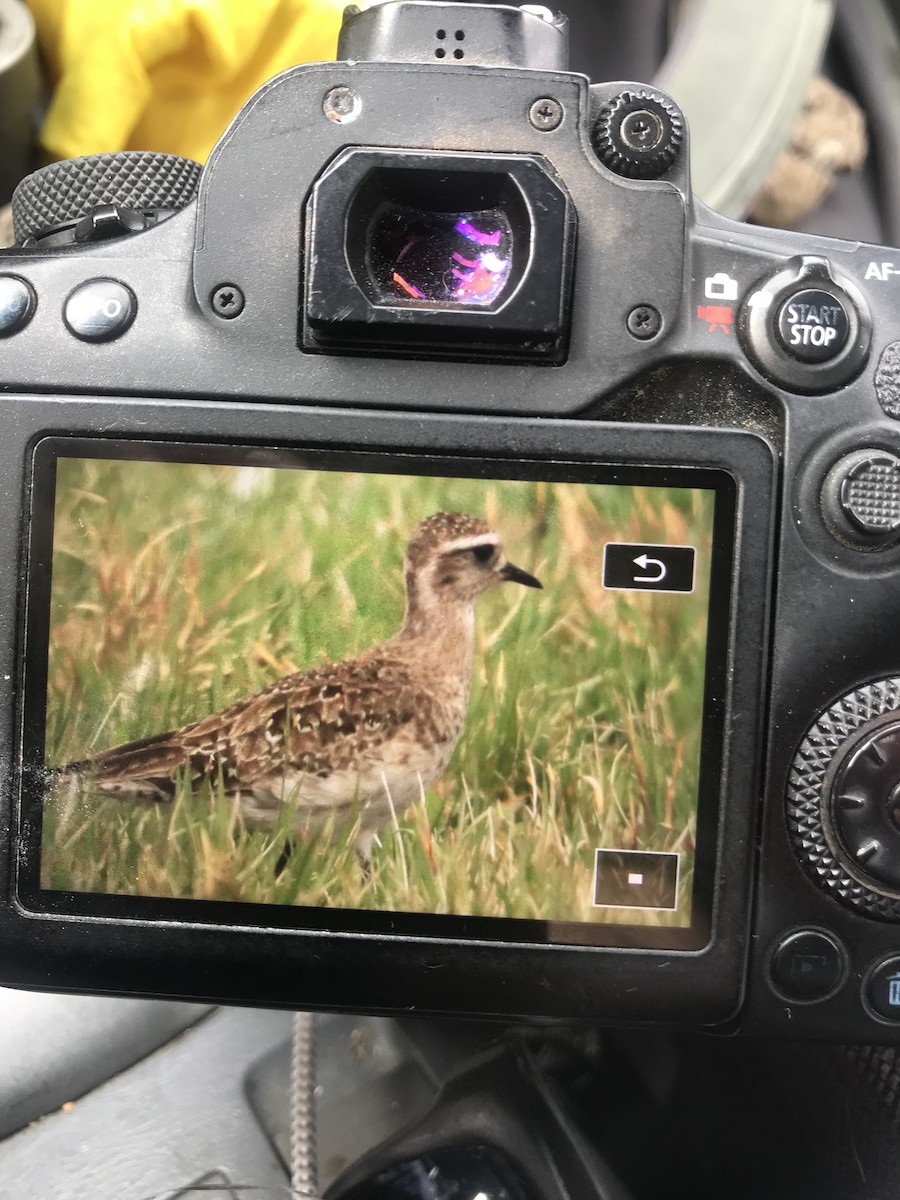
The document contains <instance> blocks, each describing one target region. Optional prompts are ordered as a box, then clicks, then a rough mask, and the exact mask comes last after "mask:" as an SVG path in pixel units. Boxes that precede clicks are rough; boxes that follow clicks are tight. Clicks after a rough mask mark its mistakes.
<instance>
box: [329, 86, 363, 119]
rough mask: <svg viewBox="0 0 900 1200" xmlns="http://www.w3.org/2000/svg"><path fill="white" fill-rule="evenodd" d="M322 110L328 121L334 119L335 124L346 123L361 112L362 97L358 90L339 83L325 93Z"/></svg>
mask: <svg viewBox="0 0 900 1200" xmlns="http://www.w3.org/2000/svg"><path fill="white" fill-rule="evenodd" d="M322 112H323V113H324V114H325V116H326V117H327V118H328V120H329V121H334V123H335V125H348V124H349V123H350V122H351V121H355V120H356V118H357V117H358V116H359V114H360V113H361V112H362V99H361V97H360V95H359V92H356V91H354V90H353V88H351V87H345V86H344V85H343V84H341V85H339V86H338V87H333V88H330V89H329V90H328V91H327V92H326V93H325V97H324V99H323V100H322Z"/></svg>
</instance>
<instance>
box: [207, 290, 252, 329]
mask: <svg viewBox="0 0 900 1200" xmlns="http://www.w3.org/2000/svg"><path fill="white" fill-rule="evenodd" d="M209 303H210V305H211V307H212V310H213V312H214V313H215V314H216V316H217V317H222V318H224V319H225V320H226V321H230V320H231V319H232V317H237V316H240V314H241V313H242V312H243V311H244V293H243V292H242V291H241V289H240V288H239V287H235V285H234V284H233V283H223V284H220V286H219V287H217V288H216V289H215V290H214V291H213V293H212V295H211V296H210V298H209Z"/></svg>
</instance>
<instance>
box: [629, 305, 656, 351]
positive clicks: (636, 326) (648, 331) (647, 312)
mask: <svg viewBox="0 0 900 1200" xmlns="http://www.w3.org/2000/svg"><path fill="white" fill-rule="evenodd" d="M625 325H626V327H627V329H628V332H629V333H630V334H631V336H632V337H636V338H638V339H639V340H640V341H642V342H647V341H649V340H650V338H655V337H656V335H657V334H658V333H659V331H660V330H661V329H662V316H661V315H660V312H659V309H656V308H654V307H653V305H652V304H638V305H637V307H636V308H633V309H632V310H631V312H630V313H629V314H628V316H627V317H626V318H625Z"/></svg>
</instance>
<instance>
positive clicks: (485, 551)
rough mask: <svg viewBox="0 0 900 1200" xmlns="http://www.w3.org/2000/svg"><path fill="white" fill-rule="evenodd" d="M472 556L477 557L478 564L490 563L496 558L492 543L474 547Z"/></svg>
mask: <svg viewBox="0 0 900 1200" xmlns="http://www.w3.org/2000/svg"><path fill="white" fill-rule="evenodd" d="M472 554H473V555H474V556H475V561H476V562H480V563H486V562H490V561H491V559H492V558H493V557H494V547H493V546H492V545H491V544H490V542H485V543H483V544H482V545H480V546H473V547H472Z"/></svg>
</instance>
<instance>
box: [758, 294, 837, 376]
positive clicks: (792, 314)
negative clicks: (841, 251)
mask: <svg viewBox="0 0 900 1200" xmlns="http://www.w3.org/2000/svg"><path fill="white" fill-rule="evenodd" d="M775 332H776V333H777V334H778V340H779V342H780V343H781V345H782V348H783V349H784V350H785V352H786V353H788V354H789V355H790V356H791V358H794V359H796V360H797V361H798V362H803V363H822V362H828V361H829V359H832V358H836V357H837V355H838V354H840V352H841V351H842V350H843V348H844V346H845V345H846V344H847V337H848V335H849V333H850V319H849V317H848V316H847V309H846V308H845V307H844V304H843V302H842V301H841V300H839V299H838V298H837V296H835V295H833V294H832V293H831V292H826V291H823V290H822V289H821V288H805V289H804V290H803V291H800V292H795V293H794V295H793V296H788V298H787V299H786V300H785V301H784V303H783V304H782V305H781V308H780V309H779V310H778V315H777V316H776V318H775Z"/></svg>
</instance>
